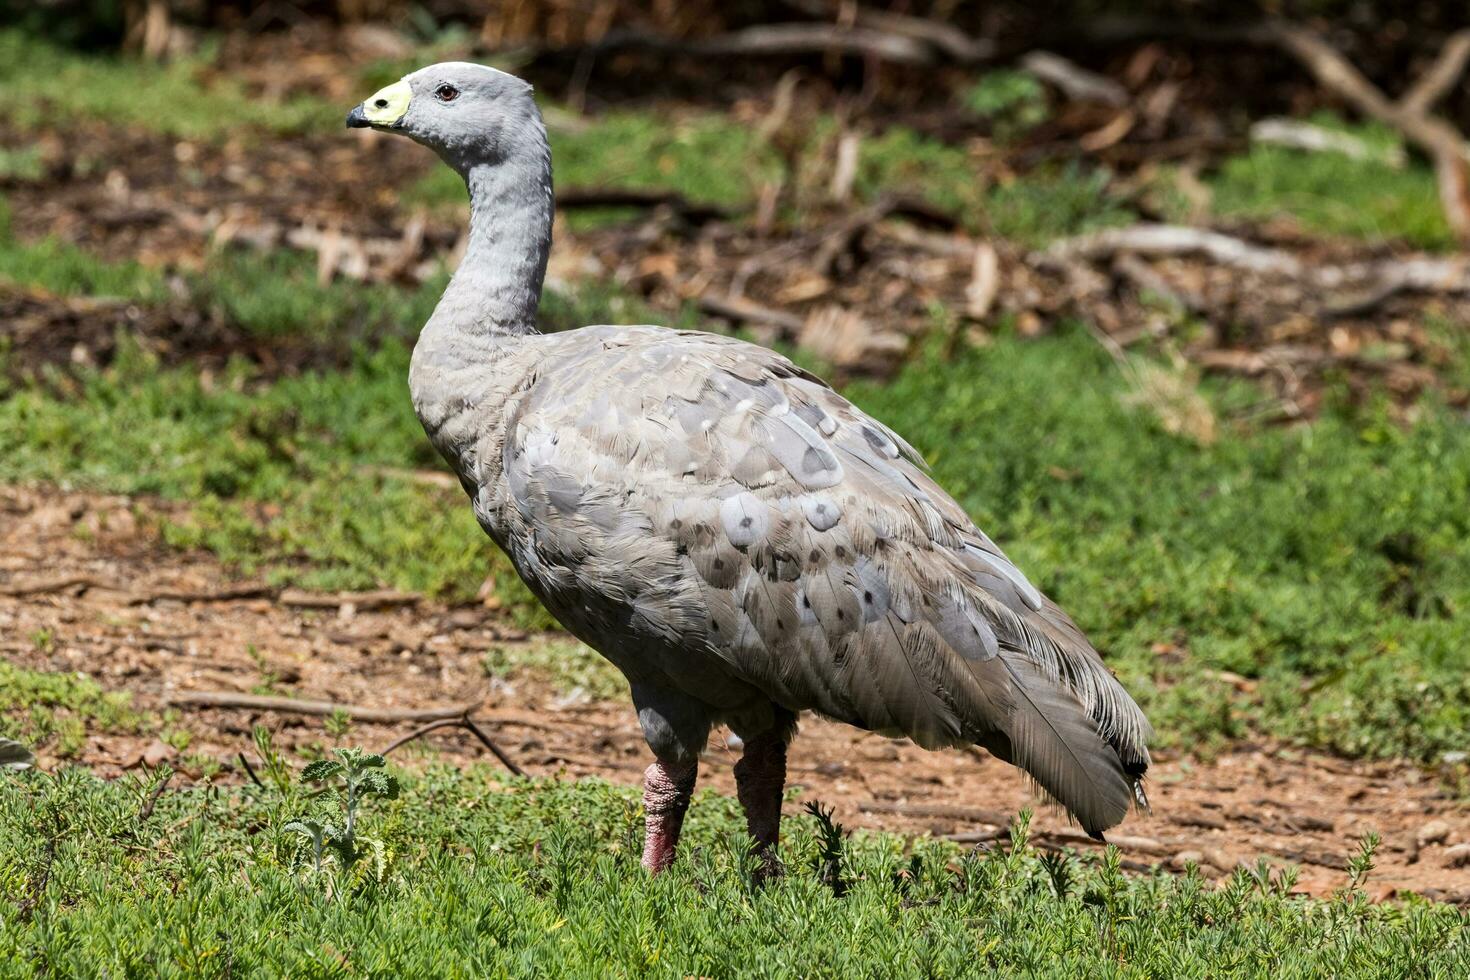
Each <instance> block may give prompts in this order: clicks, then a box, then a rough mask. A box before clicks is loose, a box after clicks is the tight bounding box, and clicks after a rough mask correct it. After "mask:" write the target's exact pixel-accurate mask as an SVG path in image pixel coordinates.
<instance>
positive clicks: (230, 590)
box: [128, 583, 276, 606]
mask: <svg viewBox="0 0 1470 980" xmlns="http://www.w3.org/2000/svg"><path fill="white" fill-rule="evenodd" d="M275 594H276V590H275V589H274V588H272V587H271V586H269V585H261V584H254V583H253V584H247V585H227V586H224V587H222V588H218V589H153V590H151V591H149V592H140V593H136V594H134V595H132V596H130V597H129V598H128V604H129V605H133V606H143V605H147V604H148V603H150V602H160V601H163V600H169V601H172V602H230V601H233V600H235V599H262V598H266V597H269V596H273V595H275Z"/></svg>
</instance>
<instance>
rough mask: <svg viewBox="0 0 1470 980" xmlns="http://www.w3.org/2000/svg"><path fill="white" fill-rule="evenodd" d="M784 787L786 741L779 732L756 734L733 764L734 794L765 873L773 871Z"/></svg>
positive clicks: (779, 834) (779, 835) (779, 832)
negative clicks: (742, 810) (764, 866)
mask: <svg viewBox="0 0 1470 980" xmlns="http://www.w3.org/2000/svg"><path fill="white" fill-rule="evenodd" d="M785 788H786V738H785V733H784V732H781V731H771V732H767V733H765V734H763V735H757V736H756V737H754V738H752V739H751V740H750V741H748V742H746V743H745V754H744V755H742V756H741V757H740V761H739V762H737V763H735V793H736V795H737V796H738V797H739V798H740V805H741V806H742V807H744V808H745V825H746V827H747V828H749V830H750V836H751V838H752V840H753V842H754V844H753V847H752V850H753V851H754V852H755V853H757V854H760V855H761V856H762V857H763V858H764V859H765V865H766V871H767V873H772V872H774V871H775V870H776V863H775V862H776V855H775V848H776V844H777V843H778V842H779V841H780V839H781V793H782V791H783V790H784V789H785Z"/></svg>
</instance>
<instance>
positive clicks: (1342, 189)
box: [1209, 116, 1456, 249]
mask: <svg viewBox="0 0 1470 980" xmlns="http://www.w3.org/2000/svg"><path fill="white" fill-rule="evenodd" d="M1313 122H1316V123H1318V124H1319V125H1327V126H1330V127H1332V128H1336V129H1342V130H1345V131H1348V132H1350V133H1352V135H1354V136H1357V137H1359V138H1361V139H1364V140H1366V141H1368V142H1369V143H1370V144H1373V145H1376V146H1385V145H1388V144H1391V143H1392V142H1393V140H1394V137H1393V136H1392V135H1391V134H1389V133H1386V132H1385V131H1384V130H1382V129H1381V128H1380V127H1371V126H1356V127H1348V126H1345V125H1343V124H1342V123H1341V122H1339V121H1337V120H1335V119H1333V118H1332V117H1330V116H1328V117H1317V118H1314V119H1313ZM1209 186H1210V187H1211V189H1212V190H1213V192H1214V202H1213V208H1214V211H1215V212H1216V213H1217V214H1219V215H1222V216H1226V217H1247V218H1257V219H1261V218H1270V217H1273V216H1276V215H1281V214H1286V215H1290V216H1292V217H1294V218H1295V219H1296V220H1297V221H1299V222H1300V223H1301V225H1302V227H1303V228H1305V229H1306V230H1308V231H1311V232H1316V233H1318V234H1322V235H1347V236H1351V237H1354V238H1363V239H1368V240H1370V241H1379V240H1383V239H1403V240H1404V241H1407V242H1409V243H1410V244H1413V245H1417V246H1419V247H1420V248H1428V249H1449V248H1453V247H1455V244H1456V243H1455V238H1454V235H1453V234H1452V233H1451V232H1450V229H1449V227H1448V225H1446V224H1445V220H1444V211H1443V209H1442V208H1441V207H1440V203H1439V194H1438V191H1437V190H1436V187H1435V177H1434V173H1433V171H1432V170H1430V169H1429V168H1428V167H1427V166H1425V165H1424V164H1422V163H1419V162H1414V163H1411V164H1409V165H1407V166H1405V167H1403V168H1401V169H1395V168H1394V167H1391V166H1389V165H1388V164H1387V163H1383V162H1379V161H1373V160H1354V159H1352V158H1351V157H1348V156H1345V155H1343V154H1341V153H1303V152H1300V151H1296V150H1290V149H1286V148H1283V147H1277V146H1263V145H1256V146H1253V147H1252V148H1251V149H1250V151H1249V152H1247V153H1245V154H1243V155H1240V156H1236V157H1231V158H1229V159H1227V160H1226V161H1225V162H1224V163H1223V164H1222V165H1221V167H1220V169H1219V170H1218V172H1217V173H1215V174H1214V175H1213V176H1212V177H1211V178H1210V180H1209Z"/></svg>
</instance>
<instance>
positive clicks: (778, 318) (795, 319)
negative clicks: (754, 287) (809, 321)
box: [695, 295, 806, 336]
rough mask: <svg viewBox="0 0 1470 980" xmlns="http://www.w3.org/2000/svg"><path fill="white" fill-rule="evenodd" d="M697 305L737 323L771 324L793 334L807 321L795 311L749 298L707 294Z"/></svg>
mask: <svg viewBox="0 0 1470 980" xmlns="http://www.w3.org/2000/svg"><path fill="white" fill-rule="evenodd" d="M695 305H696V306H698V307H699V308H700V309H701V310H703V311H704V312H706V313H713V314H714V315H715V316H720V317H724V318H725V319H727V320H734V321H735V322H737V323H755V324H770V325H771V326H773V327H777V328H779V329H781V330H783V331H785V332H786V333H787V334H789V335H791V336H795V335H796V334H798V333H800V332H801V328H802V325H803V324H804V323H805V322H806V321H805V320H803V319H802V318H801V317H799V316H797V315H796V314H795V313H787V312H785V311H784V310H776V309H772V308H771V307H769V306H762V305H761V304H759V303H755V302H752V301H751V300H748V299H737V298H735V297H724V298H722V297H719V296H710V295H705V296H701V297H699V298H698V299H697V300H695Z"/></svg>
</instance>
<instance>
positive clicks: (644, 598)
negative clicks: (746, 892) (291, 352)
mask: <svg viewBox="0 0 1470 980" xmlns="http://www.w3.org/2000/svg"><path fill="white" fill-rule="evenodd" d="M408 81H409V82H410V84H411V85H412V87H413V89H414V93H415V95H414V99H413V107H411V108H410V111H409V113H408V114H407V116H405V117H404V119H403V120H401V121H400V122H399V123H398V124H397V125H396V126H395V127H394V128H397V129H401V130H402V131H403V132H405V133H406V134H407V135H410V136H412V137H413V138H415V139H417V140H419V141H420V142H423V143H425V144H426V145H429V146H431V147H433V148H434V149H435V150H436V151H438V152H439V153H440V155H441V156H442V157H443V158H444V159H445V161H446V162H447V163H448V164H449V165H450V166H452V167H454V168H455V169H456V170H457V171H458V172H459V173H460V174H461V175H462V176H463V177H464V178H465V181H466V184H467V185H468V187H469V190H470V197H471V215H472V217H471V231H470V238H469V247H468V250H467V252H466V254H465V258H464V260H463V263H462V265H461V267H460V269H459V271H458V273H457V274H456V275H455V277H454V279H453V281H452V282H451V283H450V285H449V287H448V288H447V290H446V291H445V294H444V298H443V299H442V300H441V302H440V304H439V306H438V308H437V309H436V310H435V312H434V315H433V316H432V318H431V319H430V320H429V322H428V324H427V325H426V326H425V327H424V330H423V333H422V336H421V337H420V339H419V342H418V345H417V347H416V348H415V350H414V356H413V364H412V372H411V378H410V383H411V390H412V394H413V403H414V407H415V409H416V411H417V412H418V415H419V418H420V419H421V420H422V421H423V424H424V428H425V430H426V431H427V432H428V434H429V437H430V439H431V440H432V441H433V443H434V445H435V446H436V447H437V448H438V450H439V451H440V452H441V453H442V454H443V455H444V457H445V459H446V460H448V461H449V463H450V465H451V466H453V468H454V470H455V472H456V473H458V474H459V477H460V479H461V481H462V482H463V484H464V486H465V488H466V490H467V491H468V492H469V494H470V496H471V499H472V501H473V505H474V511H475V515H476V517H477V518H478V520H479V522H480V524H481V526H482V527H483V528H484V529H485V531H486V532H487V533H488V534H489V535H490V536H491V537H492V538H494V540H495V541H496V542H497V543H498V544H499V545H500V546H501V547H502V548H504V549H505V551H506V553H507V554H508V555H509V556H510V558H511V560H512V562H514V564H515V567H516V569H517V571H518V572H519V573H520V575H521V577H522V578H523V579H524V580H525V582H526V584H527V585H528V586H529V587H530V589H531V591H532V592H534V593H535V594H536V595H537V596H538V597H539V598H540V599H541V600H542V601H543V602H544V603H545V604H546V606H547V608H548V609H550V610H551V612H552V613H553V614H554V615H556V617H557V618H558V619H559V620H560V621H561V622H562V623H563V624H564V625H565V626H566V627H567V628H568V629H569V630H571V631H572V632H573V633H575V634H576V635H577V636H578V637H580V638H581V639H582V640H584V641H585V642H586V643H588V644H589V645H590V646H592V647H594V648H596V649H597V650H599V651H600V652H602V653H603V654H604V655H605V656H606V657H607V658H608V659H610V660H611V661H612V662H613V663H614V664H616V665H617V666H618V667H619V668H620V669H621V670H622V671H623V673H624V674H625V675H626V676H627V678H628V680H629V683H630V685H631V689H632V695H633V700H634V702H635V704H636V706H637V708H638V715H639V720H640V722H641V724H642V726H643V730H644V733H645V735H646V737H647V739H648V741H649V744H650V746H651V747H652V749H653V750H654V752H655V753H656V754H657V755H658V757H659V758H660V759H664V760H667V761H687V760H690V759H692V758H694V757H695V756H696V755H697V754H698V753H699V752H700V750H701V749H702V748H703V746H704V744H705V741H706V738H707V736H708V733H709V730H710V727H711V726H712V725H714V724H716V723H720V722H725V723H728V724H729V725H730V726H731V727H732V728H733V729H734V730H735V731H737V732H738V733H741V734H742V735H747V734H758V733H760V732H762V731H764V730H766V729H769V728H771V727H772V726H773V725H776V724H779V723H780V722H779V719H780V718H782V717H786V715H785V713H784V712H782V711H780V710H779V709H786V710H787V711H789V712H798V711H802V710H811V711H815V712H818V713H820V714H823V715H826V716H828V717H831V718H835V719H838V720H841V721H844V722H848V723H850V724H853V725H856V726H859V727H861V728H866V729H871V730H874V731H879V732H885V733H889V734H894V735H900V734H901V735H907V736H909V737H910V738H912V739H914V740H915V741H916V742H917V743H919V744H920V745H923V746H926V747H930V748H934V747H940V746H946V745H960V744H966V743H975V744H980V745H983V746H985V747H987V748H988V749H990V750H991V751H992V752H994V753H995V754H997V755H999V756H1000V757H1002V758H1004V759H1006V760H1008V761H1010V762H1013V763H1014V764H1016V765H1018V766H1020V767H1021V768H1022V769H1024V770H1026V771H1027V772H1028V773H1029V774H1030V775H1031V776H1032V777H1033V778H1034V779H1035V781H1036V782H1037V783H1038V784H1039V785H1040V786H1041V788H1042V789H1044V790H1045V791H1046V792H1047V793H1049V794H1050V795H1051V796H1052V797H1054V798H1055V799H1056V800H1058V801H1059V802H1060V803H1062V804H1063V805H1064V806H1065V807H1066V808H1067V809H1068V810H1069V811H1070V812H1071V813H1072V814H1073V815H1074V816H1075V817H1076V819H1077V820H1078V821H1079V822H1080V823H1081V824H1082V826H1083V827H1084V828H1086V829H1087V830H1088V831H1089V832H1093V833H1098V832H1101V831H1102V830H1104V829H1106V828H1108V827H1111V826H1113V825H1115V824H1117V823H1118V822H1119V821H1120V820H1122V819H1123V817H1124V815H1125V814H1126V812H1127V809H1128V807H1129V805H1130V803H1131V802H1133V801H1134V800H1135V799H1137V800H1138V801H1140V802H1142V794H1141V791H1140V789H1139V787H1140V780H1141V778H1142V775H1143V772H1144V770H1145V769H1146V768H1147V765H1148V750H1147V748H1146V743H1147V740H1148V738H1149V735H1150V730H1149V726H1148V722H1147V721H1146V720H1145V719H1144V717H1143V714H1142V713H1141V712H1140V711H1139V709H1138V707H1137V706H1136V705H1135V704H1134V702H1133V701H1132V699H1131V698H1129V696H1128V695H1127V693H1126V692H1125V691H1124V690H1123V688H1122V687H1121V686H1120V685H1119V684H1118V682H1117V680H1116V679H1115V678H1114V677H1113V675H1112V674H1111V672H1109V671H1108V670H1107V668H1106V667H1105V666H1104V665H1103V663H1102V661H1101V659H1100V658H1099V657H1098V655H1097V653H1096V652H1095V651H1094V650H1093V648H1092V647H1091V646H1090V645H1089V644H1088V642H1087V640H1086V639H1085V638H1084V637H1083V635H1082V633H1081V632H1080V631H1079V630H1078V629H1077V627H1076V626H1075V625H1074V624H1073V623H1072V621H1071V620H1070V619H1068V618H1067V616H1066V615H1065V614H1064V613H1063V612H1062V611H1061V610H1060V609H1058V608H1057V607H1056V606H1055V605H1054V604H1052V603H1051V602H1050V601H1049V600H1048V599H1047V598H1046V597H1045V596H1043V595H1042V594H1041V593H1040V592H1039V591H1038V590H1037V589H1036V588H1035V587H1034V586H1033V585H1032V584H1031V583H1030V582H1029V581H1027V579H1026V577H1025V576H1024V575H1023V574H1022V573H1021V572H1020V571H1019V570H1018V569H1017V568H1016V567H1015V566H1014V565H1013V564H1012V563H1011V562H1010V560H1009V559H1007V558H1006V556H1005V555H1004V554H1003V553H1002V552H1001V550H1000V549H999V548H998V547H996V545H995V544H994V542H992V541H991V540H990V539H989V538H988V537H986V536H985V534H984V533H983V532H981V531H980V530H979V529H978V528H976V527H975V526H974V524H973V523H971V521H970V519H969V518H968V516H967V515H966V514H965V513H964V511H963V510H962V509H961V508H960V507H959V506H958V505H957V504H956V503H955V502H954V501H953V500H952V499H951V498H950V497H949V496H948V495H947V494H945V492H944V491H943V490H942V489H941V488H940V487H939V486H938V485H937V484H935V483H934V481H933V480H932V479H931V478H930V477H929V475H928V473H927V472H926V471H925V468H924V465H923V463H922V461H921V460H920V458H919V457H918V455H917V454H916V453H915V452H914V451H913V450H912V449H911V448H909V446H908V445H907V443H905V442H904V441H903V440H902V439H900V438H899V437H898V436H897V435H895V434H894V433H893V432H891V431H889V430H888V429H887V428H886V427H885V426H884V425H882V424H881V423H880V422H878V421H876V420H874V419H872V418H870V417H868V416H867V415H865V414H864V413H863V412H861V411H860V410H858V409H857V408H856V407H854V406H853V405H852V404H850V403H849V402H848V401H847V400H846V399H844V398H843V397H842V396H841V395H839V394H837V393H836V392H834V391H833V390H831V389H830V388H828V387H827V386H826V385H825V384H824V383H823V382H822V381H821V380H819V379H818V378H816V377H813V376H812V375H811V374H809V373H807V372H806V371H803V370H802V369H800V368H798V367H797V366H795V365H794V364H792V363H791V362H790V361H788V360H787V359H786V358H784V357H781V356H780V355H778V354H775V353H773V352H771V351H769V350H766V349H763V348H761V347H757V346H754V345H751V344H747V343H744V342H741V341H738V340H734V339H731V338H729V337H724V336H719V335H713V334H707V333H699V332H694V331H687V330H667V329H663V328H660V327H652V326H635V327H613V326H590V327H584V328H582V329H579V330H572V331H568V332H565V333H558V334H553V335H549V336H543V335H541V334H539V333H537V332H536V330H535V325H534V324H535V310H536V304H537V299H538V297H539V293H540V288H541V280H542V276H543V273H544V270H545V264H546V256H547V252H548V250H549V248H550V233H551V220H552V193H551V169H550V156H549V151H548V149H547V144H546V137H545V131H544V129H543V127H542V124H541V120H540V116H539V114H538V113H537V111H536V108H535V104H534V102H533V100H532V99H531V96H530V90H529V88H528V87H527V86H525V85H524V84H523V83H521V82H519V81H518V80H516V79H514V78H512V77H511V76H508V75H504V74H502V73H500V72H495V71H492V70H491V69H487V68H481V67H478V66H471V65H460V64H455V65H436V66H433V67H431V68H427V69H424V70H423V71H420V72H418V73H416V74H415V75H412V76H409V79H408ZM445 82H450V83H453V84H454V85H455V86H456V87H457V88H458V89H459V90H460V91H461V92H462V94H461V95H460V97H459V98H458V99H457V100H456V101H455V102H454V103H452V104H450V105H447V106H446V105H435V104H434V103H433V101H432V100H431V99H429V98H428V96H427V93H432V92H433V91H434V90H435V88H436V86H439V85H441V84H443V83H445ZM420 108H421V109H422V111H421V112H420ZM456 113H457V114H456Z"/></svg>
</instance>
